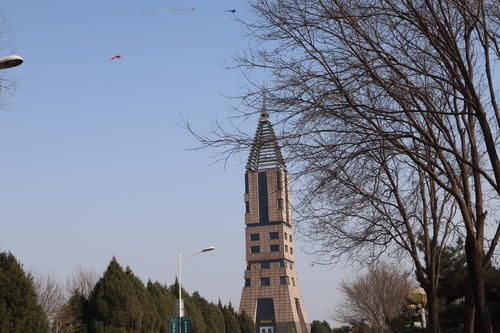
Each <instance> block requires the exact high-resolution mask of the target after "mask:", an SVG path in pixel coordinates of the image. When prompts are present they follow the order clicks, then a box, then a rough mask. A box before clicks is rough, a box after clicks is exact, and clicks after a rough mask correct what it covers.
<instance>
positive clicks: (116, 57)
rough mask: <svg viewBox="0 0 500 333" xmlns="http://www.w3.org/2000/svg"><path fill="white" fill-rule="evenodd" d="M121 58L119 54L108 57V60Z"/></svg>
mask: <svg viewBox="0 0 500 333" xmlns="http://www.w3.org/2000/svg"><path fill="white" fill-rule="evenodd" d="M121 58H123V57H122V56H121V55H117V56H114V57H111V58H109V60H116V59H121Z"/></svg>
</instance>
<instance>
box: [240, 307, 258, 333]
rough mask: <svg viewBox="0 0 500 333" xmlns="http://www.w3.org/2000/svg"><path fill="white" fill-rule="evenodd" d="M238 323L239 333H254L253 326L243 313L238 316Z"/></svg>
mask: <svg viewBox="0 0 500 333" xmlns="http://www.w3.org/2000/svg"><path fill="white" fill-rule="evenodd" d="M238 323H239V324H240V330H241V333H254V332H255V324H254V323H253V320H252V318H250V317H249V316H248V315H247V314H246V313H245V312H242V313H240V314H238Z"/></svg>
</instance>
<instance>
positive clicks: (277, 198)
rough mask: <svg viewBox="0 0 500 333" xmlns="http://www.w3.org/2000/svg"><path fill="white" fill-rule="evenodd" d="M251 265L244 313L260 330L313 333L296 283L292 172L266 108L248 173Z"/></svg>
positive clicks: (243, 298) (242, 307) (247, 236)
mask: <svg viewBox="0 0 500 333" xmlns="http://www.w3.org/2000/svg"><path fill="white" fill-rule="evenodd" d="M245 207H246V213H245V225H246V227H245V239H246V241H245V243H246V259H247V267H246V270H245V286H244V287H243V291H242V293H241V301H240V311H244V312H245V313H246V314H247V315H249V316H250V317H251V318H253V320H254V322H255V326H256V333H307V332H309V331H310V325H309V324H308V320H307V316H306V313H305V311H304V305H303V302H302V297H301V294H300V289H299V287H298V284H297V274H296V271H295V257H294V254H293V253H294V235H293V229H292V214H291V207H290V191H289V186H288V173H287V169H286V165H285V162H284V160H283V156H282V155H281V150H280V148H279V146H278V143H277V140H276V135H275V133H274V130H273V127H272V124H271V121H270V120H269V116H268V114H267V112H266V110H265V106H264V107H263V110H262V113H261V116H260V119H259V124H258V126H257V131H256V133H255V139H254V142H253V146H252V149H251V151H250V156H249V157H248V163H247V165H246V173H245Z"/></svg>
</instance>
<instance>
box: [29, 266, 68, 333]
mask: <svg viewBox="0 0 500 333" xmlns="http://www.w3.org/2000/svg"><path fill="white" fill-rule="evenodd" d="M33 276H34V278H33V285H34V287H35V291H36V293H37V295H38V302H39V303H40V305H42V307H43V309H44V310H45V313H46V314H47V317H48V319H49V323H50V325H52V324H53V322H54V320H55V318H56V316H57V312H58V311H59V308H60V307H61V306H62V305H63V304H64V302H65V295H64V291H63V288H62V287H61V285H60V283H59V282H58V281H57V280H56V279H55V278H54V277H53V276H52V275H50V274H49V275H43V274H34V275H33Z"/></svg>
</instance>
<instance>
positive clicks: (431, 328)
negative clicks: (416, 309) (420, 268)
mask: <svg viewBox="0 0 500 333" xmlns="http://www.w3.org/2000/svg"><path fill="white" fill-rule="evenodd" d="M436 292H437V289H433V292H431V293H430V294H428V296H429V303H428V304H429V305H428V310H429V321H428V324H427V331H428V332H432V333H439V332H440V327H439V306H438V305H439V303H438V299H437V295H436Z"/></svg>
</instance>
